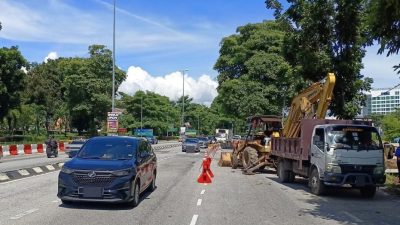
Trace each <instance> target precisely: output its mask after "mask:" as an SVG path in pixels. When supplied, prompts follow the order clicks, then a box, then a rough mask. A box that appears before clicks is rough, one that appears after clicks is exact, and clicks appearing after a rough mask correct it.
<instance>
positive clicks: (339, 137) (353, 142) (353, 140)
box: [328, 126, 383, 150]
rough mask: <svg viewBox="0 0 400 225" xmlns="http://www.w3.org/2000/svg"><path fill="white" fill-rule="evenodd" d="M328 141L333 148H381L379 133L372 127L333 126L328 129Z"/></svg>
mask: <svg viewBox="0 0 400 225" xmlns="http://www.w3.org/2000/svg"><path fill="white" fill-rule="evenodd" d="M328 141H329V143H330V144H331V147H333V148H335V149H351V150H378V149H383V146H382V141H381V138H380V136H379V133H378V132H377V130H376V129H375V128H373V127H361V126H360V127H355V126H354V127H351V126H334V127H331V128H330V129H329V130H328Z"/></svg>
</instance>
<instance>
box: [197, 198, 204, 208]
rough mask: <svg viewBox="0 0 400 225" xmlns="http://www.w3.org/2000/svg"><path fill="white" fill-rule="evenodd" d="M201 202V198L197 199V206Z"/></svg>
mask: <svg viewBox="0 0 400 225" xmlns="http://www.w3.org/2000/svg"><path fill="white" fill-rule="evenodd" d="M202 201H203V200H201V198H199V199H197V206H201V202H202Z"/></svg>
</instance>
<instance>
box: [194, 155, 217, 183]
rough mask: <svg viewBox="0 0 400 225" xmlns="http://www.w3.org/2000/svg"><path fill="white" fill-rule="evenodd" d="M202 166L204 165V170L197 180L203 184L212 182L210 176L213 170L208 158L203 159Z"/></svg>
mask: <svg viewBox="0 0 400 225" xmlns="http://www.w3.org/2000/svg"><path fill="white" fill-rule="evenodd" d="M202 166H203V172H202V173H201V174H200V176H199V178H197V182H198V183H202V184H210V183H211V177H210V174H209V172H211V170H210V166H209V164H208V160H207V159H206V158H204V159H203V164H202ZM213 176H214V175H213Z"/></svg>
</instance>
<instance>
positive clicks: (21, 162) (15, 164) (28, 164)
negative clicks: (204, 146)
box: [0, 141, 178, 173]
mask: <svg viewBox="0 0 400 225" xmlns="http://www.w3.org/2000/svg"><path fill="white" fill-rule="evenodd" d="M177 143H178V142H177V141H162V142H161V141H160V142H159V144H156V145H153V147H161V146H167V145H171V144H177ZM67 160H69V158H68V156H67V155H66V154H65V153H64V152H59V154H58V157H57V158H54V157H52V158H47V156H46V154H38V153H36V154H31V155H18V156H6V157H4V158H3V159H2V160H1V161H0V173H1V172H5V171H11V170H17V169H24V168H32V167H35V166H40V165H47V164H53V163H59V162H65V161H67Z"/></svg>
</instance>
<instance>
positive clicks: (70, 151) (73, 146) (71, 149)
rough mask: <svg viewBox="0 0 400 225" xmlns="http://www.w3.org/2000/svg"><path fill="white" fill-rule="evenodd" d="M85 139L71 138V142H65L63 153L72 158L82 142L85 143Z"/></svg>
mask: <svg viewBox="0 0 400 225" xmlns="http://www.w3.org/2000/svg"><path fill="white" fill-rule="evenodd" d="M85 142H86V140H85V139H79V140H73V141H72V142H71V143H69V144H67V146H66V147H65V153H66V154H67V155H68V157H69V158H72V157H74V156H75V155H76V153H78V151H79V150H80V149H81V147H82V146H83V144H85Z"/></svg>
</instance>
